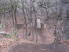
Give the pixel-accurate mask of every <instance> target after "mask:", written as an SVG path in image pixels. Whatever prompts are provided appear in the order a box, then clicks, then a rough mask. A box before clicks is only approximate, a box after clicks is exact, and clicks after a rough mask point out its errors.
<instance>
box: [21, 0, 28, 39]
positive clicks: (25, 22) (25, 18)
mask: <svg viewBox="0 0 69 52" xmlns="http://www.w3.org/2000/svg"><path fill="white" fill-rule="evenodd" d="M21 3H22V11H23V16H24V20H25V21H24V24H25V25H26V33H25V38H26V39H27V33H28V27H27V17H26V14H25V10H24V1H23V0H21Z"/></svg>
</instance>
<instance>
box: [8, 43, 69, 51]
mask: <svg viewBox="0 0 69 52" xmlns="http://www.w3.org/2000/svg"><path fill="white" fill-rule="evenodd" d="M8 52H69V47H67V46H65V45H63V44H60V45H56V47H54V45H37V46H36V45H34V44H25V43H23V44H18V45H15V46H13V47H11V49H10V50H9V51H8Z"/></svg>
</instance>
